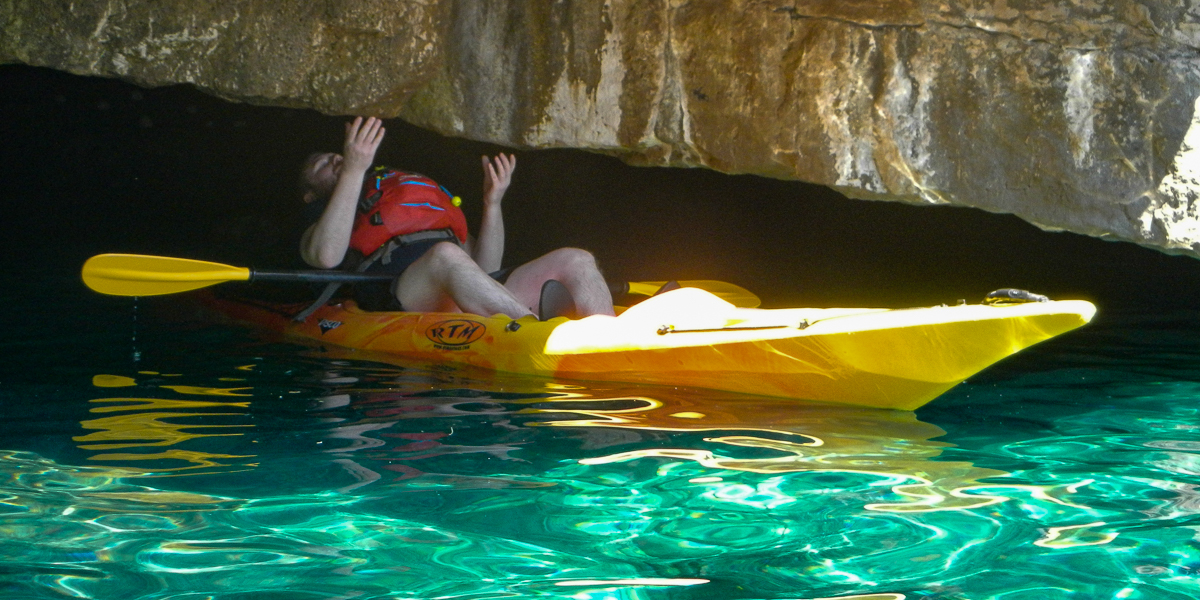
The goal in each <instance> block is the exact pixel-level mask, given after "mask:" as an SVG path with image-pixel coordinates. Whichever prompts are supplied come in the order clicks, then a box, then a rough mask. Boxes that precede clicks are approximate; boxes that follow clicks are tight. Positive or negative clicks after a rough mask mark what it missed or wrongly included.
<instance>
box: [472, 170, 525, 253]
mask: <svg viewBox="0 0 1200 600" xmlns="http://www.w3.org/2000/svg"><path fill="white" fill-rule="evenodd" d="M516 169H517V157H516V156H513V155H511V154H508V155H505V154H497V155H496V156H495V157H494V158H492V159H491V160H490V161H489V160H488V157H486V156H485V157H483V221H482V222H481V223H480V224H479V239H478V240H474V244H472V245H471V248H470V252H471V258H473V259H475V264H477V265H479V268H481V269H483V270H484V271H485V272H488V273H491V272H492V271H499V270H500V266H501V263H502V261H503V259H504V215H503V213H502V211H501V210H500V202H501V201H502V200H503V199H504V192H506V191H508V185H509V184H510V183H512V175H513V171H515V170H516Z"/></svg>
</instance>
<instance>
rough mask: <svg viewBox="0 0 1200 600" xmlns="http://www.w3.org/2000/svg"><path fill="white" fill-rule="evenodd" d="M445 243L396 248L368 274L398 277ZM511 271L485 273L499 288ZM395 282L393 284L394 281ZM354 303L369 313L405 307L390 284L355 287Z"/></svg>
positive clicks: (417, 244)
mask: <svg viewBox="0 0 1200 600" xmlns="http://www.w3.org/2000/svg"><path fill="white" fill-rule="evenodd" d="M444 241H445V240H422V241H419V242H416V243H413V244H409V245H407V246H398V247H397V248H396V249H395V250H392V252H391V254H390V255H388V256H386V257H384V258H383V259H381V260H379V261H378V262H376V263H375V264H373V265H371V266H370V267H368V268H367V270H366V272H367V273H388V274H393V273H394V274H395V275H396V277H400V276H401V275H403V274H404V271H405V270H407V269H408V268H409V267H410V266H412V264H413V263H415V262H417V260H418V259H420V258H421V257H422V256H425V253H426V252H429V249H430V248H433V247H434V246H435V245H437V244H439V243H441V242H444ZM512 271H513V267H508V268H505V269H500V270H499V271H495V272H492V273H488V275H490V276H491V277H492V279H495V280H496V281H499V282H500V284H501V285H503V284H504V283H505V282H507V281H508V276H509V275H510V274H512ZM393 281H394V280H393ZM354 300H355V302H357V303H358V306H359V308H361V309H363V310H370V311H403V310H404V306H403V305H401V304H400V300H399V299H398V298H396V296H395V294H393V293H392V282H391V281H378V282H376V281H372V282H367V283H358V284H355V285H354Z"/></svg>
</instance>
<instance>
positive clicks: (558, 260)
mask: <svg viewBox="0 0 1200 600" xmlns="http://www.w3.org/2000/svg"><path fill="white" fill-rule="evenodd" d="M548 279H557V280H559V281H561V282H562V284H563V285H565V286H566V287H567V290H569V291H570V292H571V296H572V297H573V298H574V299H575V309H576V311H578V312H579V316H581V317H587V316H590V315H610V316H611V315H612V314H613V303H612V293H611V292H610V291H609V290H608V283H606V282H605V281H604V275H603V274H601V273H600V268H599V267H598V266H596V259H595V258H594V257H593V256H592V254H591V253H590V252H588V251H586V250H580V249H579V248H559V249H558V250H555V251H553V252H550V253H549V254H546V255H544V256H541V257H539V258H535V259H533V260H531V261H529V262H527V263H525V264H523V265H521V266H519V267H517V268H516V269H514V270H513V272H512V274H510V275H509V276H508V281H507V282H506V283H505V284H504V287H506V288H508V289H509V291H511V292H512V295H513V296H515V297H516V299H517V300H518V301H520V302H521V303H523V304H525V305H526V306H528V307H529V308H530V310H531V311H536V310H537V306H538V302H539V301H540V299H541V292H542V284H544V283H545V282H546V280H548Z"/></svg>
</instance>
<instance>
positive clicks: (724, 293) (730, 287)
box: [629, 279, 762, 308]
mask: <svg viewBox="0 0 1200 600" xmlns="http://www.w3.org/2000/svg"><path fill="white" fill-rule="evenodd" d="M666 283H667V282H665V281H630V282H629V293H630V294H638V295H640V296H653V295H654V293H655V292H657V291H658V289H659V288H661V287H662V286H663V285H664V284H666ZM679 285H680V287H688V288H698V289H702V290H704V291H706V292H708V293H710V294H712V295H714V296H716V297H718V298H720V299H722V300H724V301H726V302H728V303H730V304H732V305H734V306H736V307H738V308H758V307H759V306H760V305H761V304H762V300H759V299H758V296H755V295H754V293H753V292H751V291H750V290H748V289H746V288H744V287H741V286H739V285H734V284H732V283H727V282H724V281H713V280H711V279H698V280H693V281H680V282H679Z"/></svg>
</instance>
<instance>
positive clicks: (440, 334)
mask: <svg viewBox="0 0 1200 600" xmlns="http://www.w3.org/2000/svg"><path fill="white" fill-rule="evenodd" d="M486 332H487V326H486V325H484V324H483V323H480V322H478V321H471V320H468V319H450V320H448V321H439V322H437V323H434V324H433V325H430V326H429V329H427V330H425V337H427V338H429V341H431V342H433V345H434V346H436V347H437V348H438V349H440V350H464V349H466V347H467V346H469V345H471V343H472V342H474V341H476V340H478V339H479V338H481V337H483V334H484V333H486Z"/></svg>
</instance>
